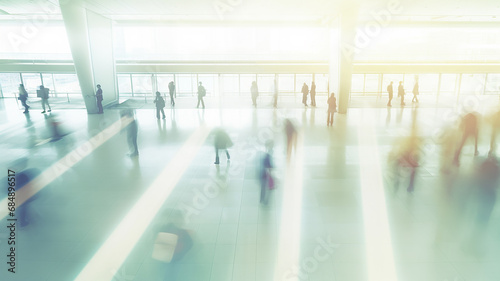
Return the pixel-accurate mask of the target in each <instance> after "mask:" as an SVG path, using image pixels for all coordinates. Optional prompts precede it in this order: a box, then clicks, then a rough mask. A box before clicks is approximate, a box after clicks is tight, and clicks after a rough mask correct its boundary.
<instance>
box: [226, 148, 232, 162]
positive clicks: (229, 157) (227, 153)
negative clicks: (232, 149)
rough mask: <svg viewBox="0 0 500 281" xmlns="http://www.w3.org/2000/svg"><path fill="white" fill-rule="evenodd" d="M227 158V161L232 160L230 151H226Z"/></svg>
mask: <svg viewBox="0 0 500 281" xmlns="http://www.w3.org/2000/svg"><path fill="white" fill-rule="evenodd" d="M226 156H227V160H229V159H231V155H229V151H227V149H226Z"/></svg>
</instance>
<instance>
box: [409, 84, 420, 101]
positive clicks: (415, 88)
mask: <svg viewBox="0 0 500 281" xmlns="http://www.w3.org/2000/svg"><path fill="white" fill-rule="evenodd" d="M412 92H413V99H412V100H411V102H418V98H417V96H418V94H419V92H418V82H415V86H413V91H412Z"/></svg>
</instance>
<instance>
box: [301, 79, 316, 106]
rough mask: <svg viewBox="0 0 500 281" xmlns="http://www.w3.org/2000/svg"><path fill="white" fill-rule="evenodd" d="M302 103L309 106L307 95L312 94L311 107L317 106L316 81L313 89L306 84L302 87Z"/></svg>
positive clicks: (312, 86) (312, 85)
mask: <svg viewBox="0 0 500 281" xmlns="http://www.w3.org/2000/svg"><path fill="white" fill-rule="evenodd" d="M301 92H302V103H303V104H304V106H307V95H308V94H311V106H316V84H315V83H314V81H313V82H312V83H311V89H309V86H307V84H306V82H304V85H302V90H301Z"/></svg>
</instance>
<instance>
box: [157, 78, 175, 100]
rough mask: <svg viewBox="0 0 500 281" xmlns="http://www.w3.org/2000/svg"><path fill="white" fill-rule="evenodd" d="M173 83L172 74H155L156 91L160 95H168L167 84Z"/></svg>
mask: <svg viewBox="0 0 500 281" xmlns="http://www.w3.org/2000/svg"><path fill="white" fill-rule="evenodd" d="M171 81H172V82H174V83H175V77H174V75H173V74H156V83H157V84H156V85H157V88H156V90H157V91H159V92H160V93H161V94H162V95H168V94H169V92H170V91H169V89H168V84H169V83H170V82H171Z"/></svg>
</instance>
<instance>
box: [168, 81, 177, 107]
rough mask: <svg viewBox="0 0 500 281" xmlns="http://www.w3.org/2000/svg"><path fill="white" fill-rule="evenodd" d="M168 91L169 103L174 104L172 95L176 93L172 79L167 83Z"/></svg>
mask: <svg viewBox="0 0 500 281" xmlns="http://www.w3.org/2000/svg"><path fill="white" fill-rule="evenodd" d="M168 93H169V95H170V104H171V105H172V106H175V100H174V96H176V93H175V84H174V81H170V83H168Z"/></svg>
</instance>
